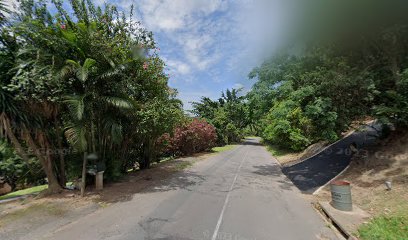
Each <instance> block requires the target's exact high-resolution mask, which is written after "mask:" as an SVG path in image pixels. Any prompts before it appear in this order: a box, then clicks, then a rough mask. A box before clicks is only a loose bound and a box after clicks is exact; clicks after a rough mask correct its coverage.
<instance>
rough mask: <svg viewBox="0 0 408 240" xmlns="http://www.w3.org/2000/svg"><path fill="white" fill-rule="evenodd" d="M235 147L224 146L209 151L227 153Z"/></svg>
mask: <svg viewBox="0 0 408 240" xmlns="http://www.w3.org/2000/svg"><path fill="white" fill-rule="evenodd" d="M236 146H237V145H225V146H223V147H214V148H213V149H211V151H212V152H216V153H219V152H224V151H228V150H231V149H234V148H235V147H236Z"/></svg>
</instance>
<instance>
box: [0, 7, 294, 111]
mask: <svg viewBox="0 0 408 240" xmlns="http://www.w3.org/2000/svg"><path fill="white" fill-rule="evenodd" d="M13 1H14V0H6V2H13ZM94 2H95V4H97V5H103V3H104V2H105V0H94ZM108 2H109V3H111V4H115V5H116V6H118V7H119V10H122V11H125V12H128V11H129V10H130V6H131V5H132V4H133V5H134V6H135V8H136V14H135V18H136V19H137V20H139V21H141V22H142V25H144V26H145V27H146V28H147V29H148V30H150V31H152V32H153V34H154V36H155V40H156V42H157V44H158V47H159V48H160V56H161V57H162V58H163V59H164V60H165V62H166V64H167V66H168V69H167V72H168V73H169V74H170V80H169V85H170V86H171V87H173V88H176V89H177V90H178V92H179V95H178V97H179V98H180V99H181V100H182V101H183V103H184V108H185V109H190V108H191V104H190V102H192V101H198V100H199V99H200V97H201V96H207V97H210V98H212V99H217V98H218V97H219V96H220V94H221V91H224V90H226V89H227V88H243V92H246V91H248V90H249V89H250V87H251V85H252V84H253V83H254V80H249V79H248V78H247V75H248V73H249V72H250V70H251V69H252V68H253V67H255V66H257V65H259V64H260V63H261V62H262V60H263V58H264V57H266V56H268V55H270V51H269V50H271V51H272V49H274V48H276V46H277V45H279V39H282V38H281V34H282V32H283V29H284V24H283V23H285V15H284V14H283V12H285V11H283V9H284V7H283V6H284V5H285V2H286V1H285V0H108Z"/></svg>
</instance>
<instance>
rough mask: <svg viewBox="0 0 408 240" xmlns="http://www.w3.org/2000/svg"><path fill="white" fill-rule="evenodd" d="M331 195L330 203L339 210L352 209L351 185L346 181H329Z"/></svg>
mask: <svg viewBox="0 0 408 240" xmlns="http://www.w3.org/2000/svg"><path fill="white" fill-rule="evenodd" d="M330 190H331V195H332V202H331V205H332V206H333V207H334V208H335V209H337V210H340V211H353V203H352V201H351V186H350V183H349V182H346V181H333V182H331V183H330Z"/></svg>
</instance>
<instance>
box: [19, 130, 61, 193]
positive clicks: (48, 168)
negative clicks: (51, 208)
mask: <svg viewBox="0 0 408 240" xmlns="http://www.w3.org/2000/svg"><path fill="white" fill-rule="evenodd" d="M25 136H26V138H27V144H28V146H29V147H30V148H31V149H32V150H33V153H34V155H35V156H36V157H37V158H38V160H40V163H41V166H42V168H43V170H44V172H45V175H46V176H47V179H48V191H49V192H50V193H59V192H61V191H62V188H61V186H60V185H59V182H58V179H57V177H56V176H55V174H54V170H53V166H52V161H51V158H49V157H44V156H43V155H41V152H40V149H39V148H38V146H37V145H36V144H35V142H34V140H33V138H32V137H31V135H30V133H29V132H28V131H27V133H26V134H25Z"/></svg>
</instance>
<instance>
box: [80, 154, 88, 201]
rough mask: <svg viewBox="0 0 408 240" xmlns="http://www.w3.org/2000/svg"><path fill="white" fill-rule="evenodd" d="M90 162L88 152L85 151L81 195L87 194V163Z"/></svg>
mask: <svg viewBox="0 0 408 240" xmlns="http://www.w3.org/2000/svg"><path fill="white" fill-rule="evenodd" d="M87 162H88V159H87V153H86V152H84V161H83V164H82V179H81V197H83V196H84V195H85V187H86V164H87Z"/></svg>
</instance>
